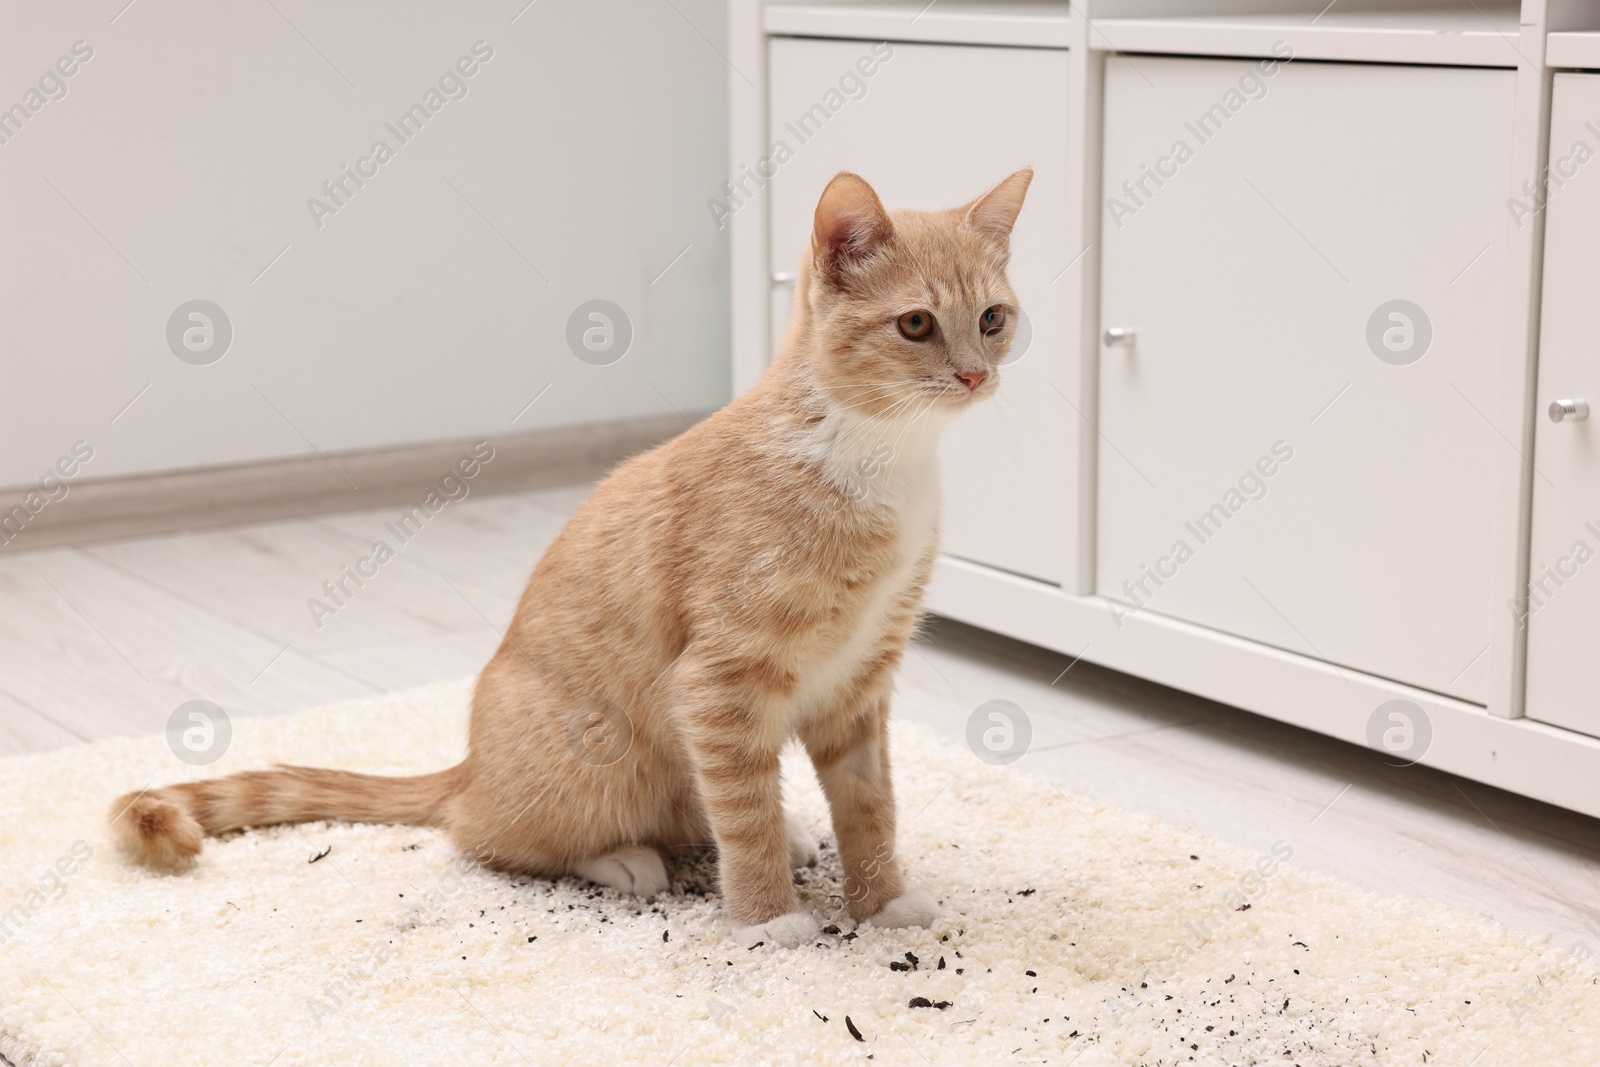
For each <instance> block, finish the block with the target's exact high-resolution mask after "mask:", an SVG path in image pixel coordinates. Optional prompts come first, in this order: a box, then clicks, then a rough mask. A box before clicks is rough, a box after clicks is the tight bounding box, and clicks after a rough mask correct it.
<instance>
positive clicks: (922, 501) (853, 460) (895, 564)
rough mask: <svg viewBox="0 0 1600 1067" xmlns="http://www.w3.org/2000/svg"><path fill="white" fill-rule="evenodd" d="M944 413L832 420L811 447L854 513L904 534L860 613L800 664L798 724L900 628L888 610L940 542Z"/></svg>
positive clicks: (829, 700)
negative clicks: (883, 521) (864, 513)
mask: <svg viewBox="0 0 1600 1067" xmlns="http://www.w3.org/2000/svg"><path fill="white" fill-rule="evenodd" d="M942 422H943V419H942V417H941V416H940V415H939V414H938V413H928V412H924V413H923V414H922V415H921V417H918V416H917V415H916V414H915V413H912V414H910V415H908V416H906V417H905V418H903V419H901V420H883V421H880V422H870V423H869V422H868V421H866V420H863V419H860V418H856V417H852V416H851V413H849V412H839V413H833V414H830V415H829V416H828V418H826V419H824V420H823V422H822V424H820V426H819V427H818V428H817V432H816V436H815V437H813V438H812V439H811V440H810V441H808V442H807V444H808V450H810V451H811V455H812V457H813V458H814V459H816V460H818V461H820V463H821V465H822V467H823V470H824V471H825V472H826V473H827V475H828V477H829V479H830V480H831V481H833V482H834V484H835V485H837V486H838V487H839V488H840V489H841V490H842V491H843V492H844V494H845V495H846V497H847V498H848V499H849V500H850V504H849V505H848V506H851V507H857V508H862V509H864V510H868V511H872V512H875V513H876V514H877V515H879V516H881V517H883V518H887V519H888V520H889V521H890V522H892V523H893V524H894V526H895V528H896V529H897V531H898V536H897V538H896V541H895V547H894V552H893V555H892V557H891V563H890V565H889V566H888V567H886V568H885V569H884V570H883V571H882V572H881V574H880V576H879V578H878V579H877V580H876V581H875V582H874V583H873V584H872V586H871V587H870V588H869V589H867V590H865V591H864V592H865V595H864V598H863V600H862V602H861V604H860V608H859V610H858V611H856V612H855V613H854V616H853V618H852V619H850V620H847V623H846V626H845V628H844V629H843V630H841V631H839V632H834V633H830V634H827V635H818V640H817V642H816V643H815V645H814V647H812V648H811V649H808V655H806V656H805V658H804V659H803V661H802V662H801V663H800V664H799V675H800V681H799V685H798V687H797V688H796V691H795V695H794V703H793V706H792V707H793V716H794V719H795V721H796V722H798V721H801V720H803V719H805V718H808V717H810V716H812V715H814V714H818V713H819V712H823V711H826V710H828V709H829V708H831V707H832V706H833V705H834V703H835V701H836V699H837V697H838V696H839V695H840V693H841V691H842V690H844V689H846V687H849V686H852V685H853V684H854V682H855V681H856V679H857V678H858V677H859V675H860V673H861V670H862V668H863V667H864V666H865V664H866V663H867V662H868V661H869V660H870V659H871V658H872V657H874V656H876V655H877V654H878V653H879V652H880V651H881V650H882V648H883V644H884V639H885V637H886V636H888V635H889V634H890V632H891V631H893V630H896V629H898V624H897V623H896V622H894V621H893V619H892V613H891V612H889V611H888V610H887V609H888V608H889V607H890V606H891V605H892V604H893V603H894V601H896V600H897V599H898V598H900V597H901V596H902V595H903V594H904V593H905V592H906V589H907V587H908V586H910V585H911V583H912V582H914V581H915V580H916V577H917V568H918V565H919V564H920V563H921V561H922V559H923V558H924V556H926V554H927V553H928V551H929V550H930V549H931V548H932V547H933V545H934V542H935V539H936V538H937V536H938V523H939V462H938V435H939V430H940V429H941V428H942Z"/></svg>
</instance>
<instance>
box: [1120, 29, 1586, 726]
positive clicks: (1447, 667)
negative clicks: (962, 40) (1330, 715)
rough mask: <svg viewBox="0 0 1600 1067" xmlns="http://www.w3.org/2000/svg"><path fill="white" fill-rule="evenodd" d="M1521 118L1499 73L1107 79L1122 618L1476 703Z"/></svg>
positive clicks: (1136, 63)
mask: <svg viewBox="0 0 1600 1067" xmlns="http://www.w3.org/2000/svg"><path fill="white" fill-rule="evenodd" d="M1513 98H1514V75H1513V73H1512V72H1510V71H1499V70H1481V69H1465V68H1460V69H1451V68H1422V67H1406V66H1367V65H1356V64H1323V63H1307V62H1303V61H1296V62H1292V63H1276V64H1274V63H1270V62H1267V61H1239V60H1224V59H1184V58H1156V57H1146V56H1141V57H1137V58H1133V59H1123V58H1119V57H1112V58H1109V59H1108V60H1107V69H1106V78H1105V125H1104V155H1103V165H1104V171H1103V173H1104V185H1103V194H1104V197H1105V201H1104V203H1103V205H1102V213H1101V227H1102V235H1103V241H1102V245H1103V259H1102V282H1101V284H1102V295H1101V302H1102V306H1101V325H1102V326H1104V327H1115V328H1123V329H1127V330H1131V331H1132V340H1131V342H1126V341H1125V342H1122V343H1116V344H1110V345H1107V346H1106V347H1104V348H1103V349H1102V352H1101V366H1100V382H1101V398H1100V423H1099V428H1100V431H1101V435H1102V438H1101V446H1100V452H1099V512H1098V546H1099V547H1098V557H1097V565H1096V572H1097V580H1098V590H1099V592H1100V593H1101V594H1102V595H1104V596H1106V597H1111V598H1118V600H1119V601H1120V602H1121V604H1120V605H1119V606H1118V607H1117V608H1115V609H1113V610H1114V613H1115V612H1117V611H1122V612H1124V613H1126V612H1130V611H1133V610H1135V609H1139V610H1148V611H1152V612H1160V613H1163V614H1167V615H1171V616H1176V617H1178V618H1181V619H1184V620H1188V621H1190V622H1195V623H1200V624H1202V625H1204V626H1208V627H1212V628H1215V629H1217V630H1222V631H1226V632H1228V633H1232V634H1236V635H1240V636H1243V637H1247V638H1250V639H1252V640H1255V641H1259V642H1263V643H1265V644H1269V645H1276V646H1278V647H1280V648H1284V649H1288V650H1291V651H1294V652H1297V653H1302V654H1304V655H1307V656H1311V657H1314V658H1316V659H1320V660H1327V661H1329V662H1331V663H1333V664H1336V665H1340V666H1345V667H1351V668H1355V669H1357V670H1360V671H1364V672H1367V673H1369V674H1373V675H1378V676H1381V677H1386V678H1391V679H1396V680H1398V681H1402V682H1406V683H1409V684H1411V685H1415V686H1419V687H1422V688H1425V689H1430V690H1433V691H1436V692H1439V693H1445V694H1449V695H1453V696H1456V697H1460V698H1463V699H1466V700H1471V701H1475V702H1480V703H1481V702H1483V701H1484V700H1485V698H1486V690H1487V682H1488V657H1487V656H1486V655H1485V654H1484V653H1485V652H1486V650H1487V649H1488V647H1489V642H1490V611H1491V610H1492V607H1491V601H1492V596H1491V588H1490V584H1489V582H1490V573H1491V562H1492V554H1493V548H1494V546H1493V526H1492V514H1491V513H1492V508H1493V504H1494V496H1493V493H1494V471H1495V458H1496V450H1497V449H1501V448H1504V447H1506V444H1505V441H1504V440H1503V439H1502V438H1501V436H1500V434H1499V432H1498V431H1497V430H1496V429H1495V427H1494V426H1493V425H1492V422H1491V416H1492V413H1493V412H1494V411H1495V402H1496V397H1497V383H1498V377H1497V373H1498V366H1499V360H1500V355H1499V349H1500V345H1501V343H1502V342H1501V315H1502V304H1503V300H1504V293H1505V279H1504V273H1503V272H1504V269H1505V248H1506V231H1507V211H1506V206H1505V205H1506V198H1507V194H1508V192H1509V190H1508V188H1507V184H1508V183H1507V175H1508V174H1509V169H1510V153H1511V134H1512V109H1513ZM1595 166H1596V167H1597V168H1600V164H1595ZM1595 180H1596V182H1600V171H1597V177H1596V179H1595ZM1590 276H1591V277H1592V275H1590ZM1595 567H1596V570H1597V572H1600V563H1597V564H1596V565H1595ZM1595 582H1596V585H1597V587H1600V573H1597V575H1596V577H1595ZM1120 621H1121V619H1120V618H1119V622H1120Z"/></svg>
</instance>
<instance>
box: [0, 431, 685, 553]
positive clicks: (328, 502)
mask: <svg viewBox="0 0 1600 1067" xmlns="http://www.w3.org/2000/svg"><path fill="white" fill-rule="evenodd" d="M684 429H685V426H684V421H683V419H682V418H681V417H679V416H678V415H676V414H673V415H664V416H651V417H649V418H643V419H630V420H627V421H623V422H609V423H592V424H588V425H583V426H562V427H556V428H553V429H544V430H531V431H524V432H519V433H516V434H508V435H501V436H493V437H488V438H487V440H489V442H490V443H491V444H492V445H493V446H494V449H495V457H494V460H493V462H491V463H488V464H485V465H484V466H483V467H482V468H481V470H480V472H479V473H478V474H477V475H476V476H475V477H474V478H473V481H472V490H473V492H474V493H486V492H487V493H506V492H515V491H519V490H527V489H542V488H553V487H555V486H560V485H571V484H573V483H576V482H582V481H588V480H593V479H596V478H598V477H600V476H601V475H602V474H604V473H605V472H606V471H607V470H609V469H610V468H612V467H614V466H616V464H617V463H619V462H621V461H622V460H623V459H626V458H627V457H628V456H631V455H634V454H636V453H638V452H642V451H644V450H646V449H648V448H651V447H653V446H655V445H657V444H659V443H660V442H662V441H665V440H666V439H667V438H669V437H672V436H674V435H675V434H678V433H680V432H682V431H683V430H684ZM483 439H485V438H473V439H470V440H460V441H434V442H429V443H426V444H417V445H399V446H396V447H393V448H381V449H372V450H368V451H360V452H343V453H334V454H330V455H329V456H327V457H326V458H323V457H322V456H309V457H295V458H292V459H281V460H269V461H266V462H262V463H248V464H239V465H234V466H226V467H204V468H199V469H194V470H183V471H171V472H165V473H161V474H148V475H135V476H132V477H126V478H105V479H100V480H85V481H76V480H74V481H72V482H70V483H69V486H68V490H67V493H66V495H65V496H63V497H61V498H60V499H59V500H55V501H51V502H49V503H47V504H45V505H44V506H43V507H41V508H39V509H38V510H37V511H36V512H33V513H30V514H28V515H27V518H26V521H25V522H18V521H16V520H13V521H12V522H11V523H10V524H9V525H8V526H7V527H6V528H5V530H4V531H0V552H25V551H29V550H31V549H36V548H46V547H49V546H51V545H63V544H79V543H84V542H90V541H105V540H110V539H113V538H120V537H136V536H144V535H150V534H163V533H173V532H176V531H179V530H194V529H205V528H212V527H218V526H232V525H237V524H241V523H252V522H264V521H271V520H275V519H289V518H298V517H300V516H304V515H313V514H321V513H326V512H333V511H357V510H361V509H363V508H375V507H385V506H388V505H392V504H401V503H406V502H410V501H413V500H415V498H416V497H417V495H418V494H419V493H421V492H426V490H427V488H428V487H429V486H430V485H436V484H437V483H438V481H439V479H440V478H442V477H443V476H445V475H446V474H449V473H450V472H451V471H452V469H453V468H454V465H455V463H456V461H457V460H459V459H461V458H462V457H463V456H465V455H467V454H468V453H469V451H470V450H471V448H472V445H473V444H474V443H475V442H476V441H478V440H483ZM37 488H38V487H37V486H31V485H25V486H18V487H15V488H11V489H0V510H4V511H6V512H10V511H11V509H12V507H13V505H16V504H19V503H20V502H21V501H23V500H24V499H25V498H26V497H27V496H28V494H29V493H30V492H36V490H37ZM36 500H37V497H36ZM24 510H25V511H26V509H24ZM19 526H20V529H19V528H18V527H19Z"/></svg>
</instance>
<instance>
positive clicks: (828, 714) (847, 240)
mask: <svg viewBox="0 0 1600 1067" xmlns="http://www.w3.org/2000/svg"><path fill="white" fill-rule="evenodd" d="M1032 177H1033V171H1032V170H1031V169H1024V170H1020V171H1018V172H1017V173H1015V174H1013V175H1011V176H1010V177H1008V178H1006V179H1005V180H1004V181H1002V182H1001V183H1000V184H998V185H996V186H995V187H994V188H992V189H990V190H989V191H988V192H986V193H984V194H983V195H982V196H980V197H978V198H977V199H976V200H974V201H972V202H971V203H970V204H967V205H965V206H963V207H959V208H955V209H951V210H945V211H927V212H923V211H896V212H893V213H888V212H885V210H884V208H883V206H882V204H881V203H879V201H878V197H877V195H876V194H875V193H874V192H873V190H872V188H871V187H870V186H869V185H868V184H867V183H866V182H865V181H863V180H862V179H861V178H859V177H857V176H855V175H853V174H848V173H845V174H839V175H838V176H836V177H835V178H834V179H833V180H832V181H831V182H829V184H828V186H827V188H826V189H825V190H824V191H823V194H822V197H821V200H820V201H819V203H818V204H817V209H816V214H815V219H814V226H813V231H812V237H811V247H810V250H809V252H808V254H807V255H806V256H805V257H804V258H803V261H802V263H801V265H800V270H799V272H798V275H799V276H798V280H797V283H796V286H795V302H794V316H793V320H792V322H791V323H790V325H789V328H788V332H787V333H786V335H785V336H784V339H783V344H782V346H781V350H780V351H779V353H778V356H777V358H776V359H775V360H774V362H773V364H772V367H771V369H770V370H768V371H767V373H766V374H765V375H764V376H763V377H762V379H761V381H760V382H759V383H758V384H757V385H756V386H755V388H753V389H751V390H750V391H749V392H748V393H746V394H745V395H743V396H741V397H739V398H738V399H736V400H734V401H733V402H732V403H731V404H729V405H728V406H727V407H726V408H724V409H723V410H721V411H720V412H718V413H717V414H715V415H713V416H711V417H710V418H708V419H706V420H705V421H704V422H701V423H700V424H699V425H697V426H695V427H693V428H692V429H690V430H687V431H685V432H684V433H683V434H681V435H680V436H678V437H677V438H675V439H674V440H672V441H669V442H667V443H666V444H663V445H661V446H660V447H658V448H656V449H654V450H653V451H650V452H647V453H645V454H644V455H641V456H638V457H636V458H634V459H631V460H629V461H628V462H626V463H624V464H622V465H621V466H620V467H618V468H617V469H616V470H615V471H614V472H612V473H611V475H610V476H608V477H607V478H606V479H605V480H604V481H602V482H601V483H600V485H599V486H598V487H597V488H596V489H595V491H594V493H593V494H592V495H591V496H590V497H589V498H588V500H587V501H585V502H584V504H583V505H582V506H581V507H579V508H578V510H577V512H576V513H575V514H574V515H573V517H572V519H571V521H570V522H568V523H567V525H566V528H565V529H564V530H563V531H562V533H561V535H560V536H559V537H558V538H557V539H556V540H555V542H554V543H553V544H552V545H551V546H550V548H549V550H548V551H547V552H546V553H545V554H544V556H543V558H542V559H540V560H539V563H538V565H537V566H536V567H535V568H534V571H533V575H532V577H530V578H529V580H528V585H527V588H526V589H525V590H524V592H523V594H522V598H521V601H520V602H519V604H518V605H517V610H516V615H515V617H514V618H513V619H512V621H511V625H510V628H509V629H508V630H507V632H506V634H505V640H504V641H503V643H502V644H501V645H500V648H499V650H498V651H497V652H496V653H495V655H494V658H493V659H491V660H490V661H489V664H488V666H486V667H485V668H484V670H483V673H482V675H481V676H480V677H479V679H478V684H477V689H476V691H475V693H474V696H473V702H472V718H471V729H470V739H469V749H468V754H467V758H466V759H465V761H463V762H462V763H461V764H460V765H458V766H456V767H452V768H450V769H448V770H444V771H439V772H437V773H435V774H426V775H421V776H419V777H414V778H390V777H380V776H374V775H365V774H354V773H350V772H345V771H330V770H316V769H311V768H305V767H281V768H277V769H274V770H268V771H250V772H246V773H244V774H237V775H233V776H231V777H226V778H219V779H214V780H210V781H200V782H191V783H185V784H181V785H170V786H165V787H163V788H159V789H152V790H149V791H147V792H144V793H142V794H130V795H128V796H125V797H122V798H120V799H119V800H118V801H117V802H116V803H115V805H113V808H112V824H113V829H114V831H115V834H116V837H117V840H118V843H119V844H120V845H121V847H122V848H123V849H124V850H125V851H126V852H128V853H129V854H131V855H132V856H134V857H135V858H137V859H139V860H142V861H144V862H146V863H149V864H151V865H153V866H158V867H166V868H175V867H182V866H184V865H186V864H188V863H190V862H192V861H193V859H194V857H195V856H197V855H198V854H199V852H200V848H201V841H202V838H203V836H204V835H206V834H213V835H214V834H220V833H224V832H227V831H230V830H238V829H241V828H243V827H248V826H263V825H268V824H272V823H286V822H304V821H311V820H316V819H343V820H351V821H360V822H387V823H410V824H415V825H419V826H437V827H440V828H442V829H443V830H444V831H445V832H446V833H448V834H449V835H450V837H451V839H452V840H453V841H454V842H455V843H456V844H457V846H458V847H460V848H462V849H464V850H468V851H471V852H473V853H474V854H476V855H477V856H478V857H479V858H480V859H482V860H483V861H484V862H486V863H487V864H489V865H490V866H492V867H496V868H499V869H504V870H514V871H522V872H528V873H534V874H539V875H545V876H551V877H560V876H564V875H577V876H579V877H582V878H586V879H589V880H591V881H594V882H598V883H600V884H602V885H606V886H611V887H614V888H616V889H619V890H622V891H625V892H632V893H638V894H645V895H649V894H655V893H658V892H660V891H662V890H664V889H666V888H667V886H668V879H667V872H666V867H665V865H664V863H663V859H662V850H666V851H668V852H669V853H670V852H672V851H674V850H676V849H679V848H682V847H685V846H691V847H700V846H703V845H706V844H709V843H715V846H716V848H717V850H718V852H717V854H718V857H719V867H720V876H721V883H722V892H723V899H724V902H725V904H726V907H727V911H728V917H729V919H730V920H731V922H732V926H733V932H734V936H735V937H736V938H737V939H738V940H739V941H740V942H742V943H744V944H747V945H749V944H754V943H755V942H758V941H765V942H768V943H778V944H782V945H787V946H794V945H798V944H801V943H804V942H805V941H807V940H808V939H810V938H811V937H812V936H813V935H814V934H815V932H816V929H817V921H816V919H815V918H814V917H813V916H812V915H811V914H809V913H807V912H803V911H801V910H800V909H799V903H798V898H797V896H796V894H795V890H794V886H793V882H792V878H791V875H790V865H791V864H795V865H800V864H805V863H810V862H815V860H816V856H817V849H816V842H815V841H814V840H813V839H811V838H808V837H807V836H806V834H805V831H804V830H803V829H802V828H801V827H800V826H799V825H798V824H797V823H795V822H794V821H793V820H790V819H787V818H786V817H785V814H784V811H783V806H782V799H781V790H780V784H779V759H778V757H779V750H780V749H781V748H782V747H783V745H784V743H785V742H786V741H787V740H788V739H789V738H790V737H798V738H799V739H800V741H801V742H802V743H803V744H804V746H805V748H806V751H807V752H808V754H809V755H810V757H811V760H812V763H813V765H814V766H815V767H816V771H817V775H818V777H819V779H820V781H821V783H822V787H823V790H824V792H825V794H826V796H827V799H828V803H829V805H830V807H831V809H832V815H833V830H834V833H835V835H836V836H837V840H838V847H839V854H840V858H841V860H842V862H843V866H844V872H845V896H846V898H847V906H848V910H849V913H850V914H851V916H852V917H853V918H855V919H857V920H870V921H872V922H874V923H877V924H880V925H885V926H907V925H927V924H928V923H930V922H932V921H933V919H934V918H935V917H936V916H937V914H938V905H937V904H936V903H935V901H934V900H933V898H932V897H931V896H929V895H928V894H927V893H924V892H921V891H919V890H915V889H909V888H907V886H906V885H905V882H904V880H903V878H902V876H901V872H900V864H899V862H898V858H897V856H896V853H895V843H894V837H895V803H894V792H893V787H892V785H891V783H890V780H889V743H888V719H889V699H890V692H891V689H892V683H893V677H894V672H895V668H896V666H897V665H898V663H899V661H900V657H901V654H902V653H903V652H904V650H905V647H906V644H907V642H908V641H909V640H910V638H911V635H912V633H913V631H914V629H915V628H916V625H917V622H918V618H919V612H920V604H921V600H922V595H923V589H924V586H925V585H926V583H927V580H928V575H929V571H930V569H931V568H932V565H933V561H934V555H935V552H936V549H937V534H938V517H939V475H938V463H937V454H936V445H937V437H938V432H939V430H940V428H941V426H942V425H943V424H944V422H945V421H946V420H947V419H948V418H949V417H950V416H952V415H954V414H955V413H957V412H959V411H961V410H962V409H963V408H965V407H967V406H968V405H970V404H973V403H975V402H977V401H979V400H981V399H983V398H985V397H987V396H989V395H990V394H992V393H993V392H994V391H995V389H996V388H997V387H998V384H999V382H998V379H999V375H998V373H997V368H998V364H999V362H1000V359H1001V357H1002V356H1004V355H1005V353H1006V351H1007V349H1008V348H1009V346H1010V344H1011V340H1012V336H1013V330H1014V322H1015V318H1016V311H1017V299H1016V296H1015V294H1014V293H1013V292H1012V289H1011V286H1010V284H1009V283H1008V281H1007V279H1006V264H1007V260H1008V258H1009V253H1010V237H1011V229H1012V225H1013V223H1014V222H1015V221H1016V218H1017V214H1018V212H1019V211H1021V209H1022V201H1023V196H1024V194H1025V193H1026V191H1027V188H1028V183H1029V182H1030V181H1031V180H1032Z"/></svg>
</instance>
